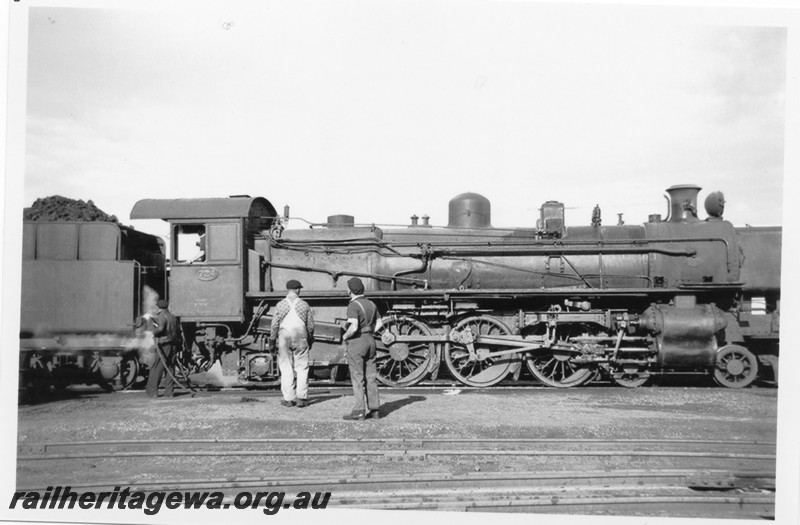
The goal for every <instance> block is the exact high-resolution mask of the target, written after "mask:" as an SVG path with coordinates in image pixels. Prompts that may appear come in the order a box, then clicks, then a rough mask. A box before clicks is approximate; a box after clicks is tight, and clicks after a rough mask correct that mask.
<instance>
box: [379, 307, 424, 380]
mask: <svg viewBox="0 0 800 525" xmlns="http://www.w3.org/2000/svg"><path fill="white" fill-rule="evenodd" d="M381 321H382V323H383V325H382V326H381V328H380V329H379V330H378V331H376V332H375V339H376V350H377V352H376V353H377V356H376V359H375V365H376V367H377V369H378V381H380V382H381V383H382V384H384V385H388V386H411V385H415V384H417V383H419V382H420V381H422V380H423V379H425V376H426V375H427V374H428V369H429V368H430V365H431V361H432V360H433V358H434V356H435V355H436V347H435V345H434V343H425V342H404V341H398V340H397V337H398V336H412V337H413V336H418V337H425V336H430V335H431V331H430V329H429V328H428V327H427V326H426V325H425V324H424V323H422V322H420V321H417V320H416V319H414V318H412V317H405V316H404V317H394V316H390V317H384V318H383V319H382V320H381Z"/></svg>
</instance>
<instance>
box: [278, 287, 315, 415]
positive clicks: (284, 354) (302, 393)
mask: <svg viewBox="0 0 800 525" xmlns="http://www.w3.org/2000/svg"><path fill="white" fill-rule="evenodd" d="M302 288H303V285H302V284H300V281H297V280H295V279H291V280H290V281H288V282H287V283H286V290H287V294H286V297H285V298H284V299H283V300H281V301H280V302H279V303H278V304H277V305H276V306H275V313H274V314H273V316H272V326H271V328H270V332H269V333H270V335H269V350H270V351H271V352H274V351H275V348H276V347H277V349H278V368H279V369H280V371H281V393H282V394H283V401H281V405H283V406H285V407H293V406H297V407H299V408H303V407H305V406H308V354H309V350H310V348H311V343H312V341H313V340H314V312H313V311H312V310H311V307H310V306H309V305H308V303H307V302H305V301H304V300H302V299H300V297H299V295H300V290H301V289H302Z"/></svg>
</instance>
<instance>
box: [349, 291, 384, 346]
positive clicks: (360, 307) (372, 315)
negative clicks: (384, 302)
mask: <svg viewBox="0 0 800 525" xmlns="http://www.w3.org/2000/svg"><path fill="white" fill-rule="evenodd" d="M347 318H348V319H357V320H358V330H356V331H355V333H354V334H353V337H358V336H360V335H361V334H371V333H372V332H373V331H374V330H375V322H376V321H377V320H378V307H377V306H375V303H373V302H372V301H370V300H369V299H367V298H366V297H364V296H363V295H359V296H357V297H356V298H355V299H353V300H352V301H350V304H348V305H347Z"/></svg>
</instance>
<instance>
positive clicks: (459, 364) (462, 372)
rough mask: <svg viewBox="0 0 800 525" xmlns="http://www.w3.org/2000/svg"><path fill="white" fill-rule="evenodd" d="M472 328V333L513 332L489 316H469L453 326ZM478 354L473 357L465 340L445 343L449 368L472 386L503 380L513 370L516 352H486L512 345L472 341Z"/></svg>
mask: <svg viewBox="0 0 800 525" xmlns="http://www.w3.org/2000/svg"><path fill="white" fill-rule="evenodd" d="M467 331H469V332H471V333H472V336H474V337H479V336H482V335H483V336H502V335H510V334H511V330H510V329H509V328H508V327H507V326H506V325H504V324H503V323H502V321H500V320H499V319H495V318H494V317H488V316H483V315H482V316H476V317H468V318H466V319H463V320H461V321H459V322H458V324H456V325H455V326H454V327H453V332H467ZM471 344H473V346H474V350H475V355H474V356H473V357H470V352H469V348H468V346H467V345H465V344H461V343H450V344H448V345H446V346H445V351H444V356H445V362H446V363H447V368H448V369H449V370H450V373H451V374H453V377H455V378H456V379H457V380H459V381H460V382H462V383H464V384H465V385H469V386H477V387H483V386H491V385H494V384H497V383H499V382H500V381H502V380H503V379H504V378H505V377H506V376H507V375H508V373H509V372H510V371H511V369H512V367H513V365H514V361H515V359H517V355H516V354H503V355H499V356H487V355H486V354H488V353H490V352H492V351H501V350H508V349H509V347H507V346H501V345H490V344H485V343H471Z"/></svg>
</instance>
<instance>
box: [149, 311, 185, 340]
mask: <svg viewBox="0 0 800 525" xmlns="http://www.w3.org/2000/svg"><path fill="white" fill-rule="evenodd" d="M153 326H154V330H153V335H154V336H155V337H157V338H158V342H159V343H172V342H174V341H177V340H178V335H179V332H178V321H177V319H175V316H174V315H172V312H170V311H169V310H161V311H160V312H158V314H156V316H155V317H154V318H153Z"/></svg>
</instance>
